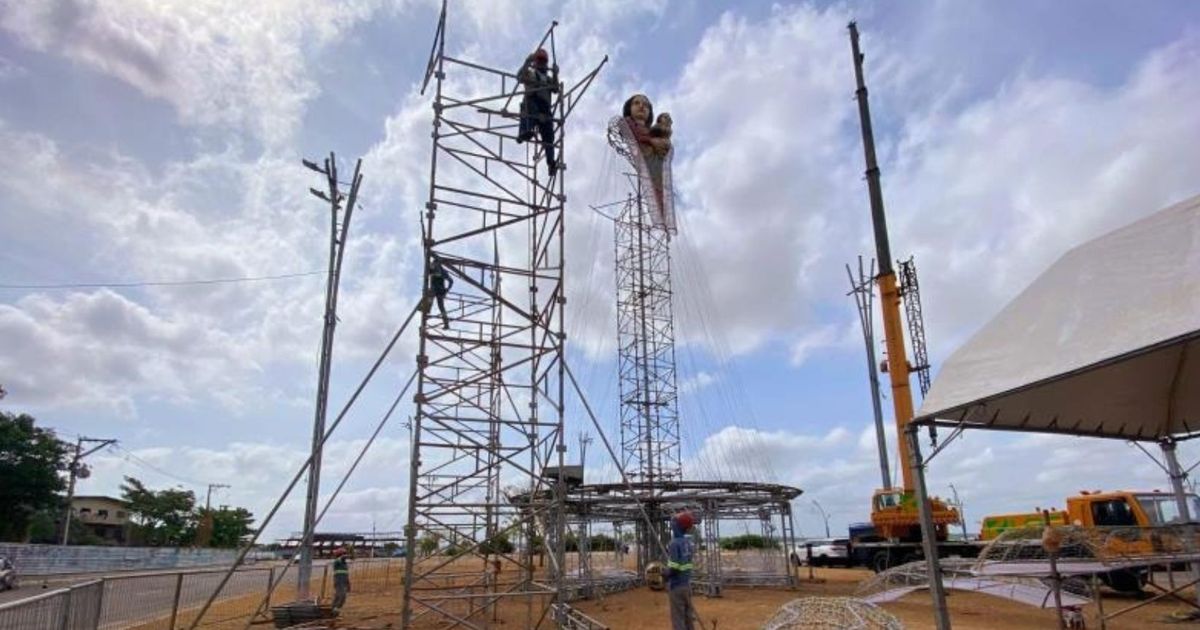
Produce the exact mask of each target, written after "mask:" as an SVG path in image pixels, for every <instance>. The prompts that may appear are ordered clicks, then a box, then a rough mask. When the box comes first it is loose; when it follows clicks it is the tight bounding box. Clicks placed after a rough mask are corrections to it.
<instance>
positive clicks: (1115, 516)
mask: <svg viewBox="0 0 1200 630" xmlns="http://www.w3.org/2000/svg"><path fill="white" fill-rule="evenodd" d="M1187 501H1188V512H1189V513H1190V514H1189V515H1190V516H1191V518H1192V519H1193V520H1197V519H1200V499H1197V497H1196V495H1194V494H1189V495H1187ZM1049 514H1050V523H1051V524H1053V525H1074V526H1076V527H1158V526H1163V525H1173V524H1179V523H1181V522H1183V519H1182V518H1180V514H1179V506H1178V504H1177V503H1176V501H1175V495H1173V494H1171V493H1169V492H1161V491H1158V490H1151V491H1143V492H1134V491H1129V490H1115V491H1111V492H1101V491H1099V490H1096V491H1091V492H1089V491H1087V490H1084V491H1082V492H1080V493H1079V494H1078V495H1075V496H1073V497H1067V509H1065V510H1059V509H1051V510H1050V512H1049ZM1042 522H1043V518H1042V514H1041V512H1040V511H1037V512H1027V513H1021V514H996V515H992V516H987V517H984V519H983V528H982V529H981V530H980V532H979V539H980V540H991V539H993V538H995V537H997V536H999V535H1000V534H1001V533H1002V532H1004V531H1005V530H1008V529H1013V528H1018V527H1026V526H1031V525H1040V524H1042Z"/></svg>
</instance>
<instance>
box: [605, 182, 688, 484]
mask: <svg viewBox="0 0 1200 630" xmlns="http://www.w3.org/2000/svg"><path fill="white" fill-rule="evenodd" d="M630 179H631V181H633V182H634V184H633V185H634V194H632V195H630V198H629V199H628V200H627V201H626V202H625V204H624V206H623V207H622V208H621V211H620V213H619V214H618V215H617V217H616V221H615V222H614V225H615V230H614V234H615V239H614V240H615V241H616V265H615V272H616V280H617V369H618V381H619V382H620V388H621V407H620V409H621V466H622V468H623V469H624V470H625V473H626V475H628V476H629V479H630V480H631V481H637V482H645V483H646V484H647V487H649V488H650V489H653V488H654V484H655V483H656V482H660V481H674V480H678V479H680V478H682V466H681V465H680V457H679V405H678V402H679V395H678V388H677V385H676V373H675V318H674V314H673V313H672V310H671V250H670V233H669V232H668V231H667V230H666V229H664V228H663V227H661V226H657V225H654V223H653V222H652V220H651V217H650V212H651V209H650V204H649V203H648V202H647V200H646V199H645V193H646V192H648V191H645V190H643V188H642V186H641V184H640V182H639V180H638V178H637V177H631V178H630Z"/></svg>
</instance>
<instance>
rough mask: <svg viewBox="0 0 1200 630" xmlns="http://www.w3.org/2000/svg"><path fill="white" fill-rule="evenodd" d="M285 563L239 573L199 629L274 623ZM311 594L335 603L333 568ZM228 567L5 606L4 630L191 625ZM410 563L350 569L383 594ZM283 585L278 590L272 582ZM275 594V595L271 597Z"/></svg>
mask: <svg viewBox="0 0 1200 630" xmlns="http://www.w3.org/2000/svg"><path fill="white" fill-rule="evenodd" d="M285 568H286V566H284V565H279V566H274V567H261V566H260V567H254V568H245V569H241V570H239V571H237V572H236V573H235V574H234V575H233V576H232V577H231V578H230V580H229V582H228V583H226V585H225V587H224V588H223V589H222V590H221V593H220V595H219V596H218V598H217V599H216V601H215V603H214V604H213V606H212V607H211V608H210V609H209V611H208V613H207V614H206V615H205V616H204V619H203V620H202V621H201V623H200V624H199V625H200V627H206V626H212V625H217V624H222V623H228V622H232V621H239V620H240V621H243V622H245V621H250V620H252V619H254V618H259V619H267V618H269V617H270V614H271V606H272V605H277V604H281V603H283V602H289V601H294V600H295V599H296V586H297V584H296V577H295V572H294V571H288V572H287V574H286V575H285V574H284V570H285ZM313 569H314V570H313V575H312V578H311V581H310V582H309V592H310V595H311V596H312V597H315V598H317V599H318V600H319V601H322V602H328V601H330V600H331V599H332V598H333V591H334V589H333V567H332V565H331V564H324V565H319V566H316V567H313ZM226 570H227V569H210V570H200V571H181V572H174V573H142V574H137V575H119V576H110V577H105V578H102V579H99V580H94V581H92V582H87V583H85V584H79V585H75V586H72V587H70V588H65V589H61V590H57V591H53V592H50V593H46V594H44V595H38V596H36V597H31V598H29V599H22V600H18V601H15V602H11V603H8V604H3V605H0V629H3V630H10V629H13V630H116V629H118V628H120V629H124V628H130V629H135V630H174V629H178V628H186V627H189V626H190V625H191V623H192V622H193V621H194V619H195V617H196V615H197V614H199V612H200V608H201V607H202V606H203V605H204V602H205V601H206V600H207V599H208V597H209V596H210V595H212V592H213V590H214V589H216V588H217V586H218V585H219V584H220V582H221V578H222V577H224V574H225V572H226ZM403 570H404V561H403V560H398V559H377V560H371V559H364V560H357V561H353V562H351V564H350V581H351V584H352V588H353V592H354V593H371V592H382V591H385V590H387V589H388V588H396V587H398V585H399V584H400V580H401V577H402V573H403ZM276 582H278V585H277V586H276V588H275V590H274V592H273V593H271V592H270V588H271V584H274V583H276ZM268 593H270V594H269V596H268Z"/></svg>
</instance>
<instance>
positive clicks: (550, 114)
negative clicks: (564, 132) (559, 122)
mask: <svg viewBox="0 0 1200 630" xmlns="http://www.w3.org/2000/svg"><path fill="white" fill-rule="evenodd" d="M557 75H558V70H557V68H554V69H553V70H552V69H551V67H550V54H549V53H547V52H546V49H545V48H538V49H537V51H535V52H534V53H533V54H531V55H529V56H528V57H526V58H525V63H524V65H522V66H521V69H520V70H518V71H517V80H518V81H520V82H521V85H523V86H524V87H525V95H524V97H523V98H522V99H521V121H520V125H519V127H518V129H517V142H518V143H520V142H526V141H528V140H532V139H533V137H534V135H535V134H536V135H538V136H540V137H541V141H542V152H543V153H544V154H545V156H546V168H547V170H548V171H549V173H550V176H551V177H554V175H555V173H557V172H558V162H557V161H556V160H555V159H554V100H553V98H554V97H553V94H554V93H555V92H558V91H559V90H558V78H557Z"/></svg>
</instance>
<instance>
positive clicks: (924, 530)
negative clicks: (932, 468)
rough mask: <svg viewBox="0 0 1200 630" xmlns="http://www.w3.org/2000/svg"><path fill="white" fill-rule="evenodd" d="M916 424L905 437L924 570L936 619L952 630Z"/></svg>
mask: <svg viewBox="0 0 1200 630" xmlns="http://www.w3.org/2000/svg"><path fill="white" fill-rule="evenodd" d="M918 428H919V427H918V426H917V425H915V424H912V423H909V424H908V426H906V427H904V439H905V440H908V455H909V461H908V462H907V463H908V465H909V468H910V470H911V471H912V479H913V485H914V486H915V488H914V489H915V490H916V494H917V507H918V509H919V513H920V517H921V545H922V548H923V549H924V550H925V570H926V571H927V572H928V574H929V592H930V594H932V595H933V618H934V622H935V623H936V624H937V630H950V611H949V610H948V609H947V608H946V591H945V589H944V588H943V586H942V566H941V563H940V562H938V546H937V530H936V529H935V527H934V524H933V508H932V507H931V506H930V504H929V491H928V490H927V489H926V488H925V464H924V462H922V461H921V440H920V438H919V437H918V433H917V429H918Z"/></svg>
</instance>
